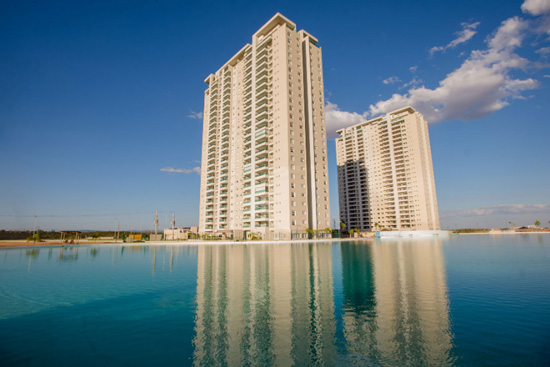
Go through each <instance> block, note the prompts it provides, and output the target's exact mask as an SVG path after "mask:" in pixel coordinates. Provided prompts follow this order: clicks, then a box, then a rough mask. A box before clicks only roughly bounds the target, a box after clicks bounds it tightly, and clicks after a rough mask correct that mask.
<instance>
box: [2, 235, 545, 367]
mask: <svg viewBox="0 0 550 367" xmlns="http://www.w3.org/2000/svg"><path fill="white" fill-rule="evenodd" d="M549 238H550V236H541V235H530V236H527V235H522V236H498V237H491V236H460V237H458V238H456V237H454V238H449V239H443V240H441V239H440V240H438V239H432V240H414V241H389V240H388V241H387V240H384V241H382V242H380V241H378V242H375V241H368V242H363V243H357V242H343V243H315V244H309V245H304V244H292V245H291V244H270V245H231V246H219V245H205V246H189V247H187V246H180V247H177V246H176V247H170V246H157V247H153V246H151V247H148V246H126V247H120V246H116V247H115V246H82V247H70V246H68V247H63V248H31V249H13V250H0V262H1V266H0V279H1V282H0V338H1V340H2V341H3V343H1V344H0V354H1V355H3V356H5V358H6V360H7V361H8V362H9V364H11V365H24V364H27V362H28V361H32V362H33V363H35V364H39V365H48V364H51V365H59V364H71V363H72V364H79V365H96V364H97V363H107V364H109V363H111V364H114V363H116V364H124V363H126V364H131V365H146V364H147V365H149V364H150V361H151V360H153V359H155V360H157V361H158V362H159V363H161V362H162V364H165V365H172V364H178V365H188V364H195V365H208V366H209V365H220V364H221V365H283V366H288V365H320V364H323V365H404V364H407V365H432V366H439V365H483V364H486V363H487V362H489V361H491V362H492V363H515V364H536V363H539V362H540V361H544V360H547V357H550V356H548V352H546V350H548V348H546V347H548V345H547V342H545V341H547V340H550V332H549V331H548V330H549V329H550V321H549V317H548V316H547V312H546V311H547V309H548V305H549V304H550V285H549V283H548V280H550V269H549V267H548V266H547V264H548V260H550V251H549V246H548V245H549V244H550V243H549ZM545 343H546V344H545ZM68 345H70V348H66V347H67V346H68Z"/></svg>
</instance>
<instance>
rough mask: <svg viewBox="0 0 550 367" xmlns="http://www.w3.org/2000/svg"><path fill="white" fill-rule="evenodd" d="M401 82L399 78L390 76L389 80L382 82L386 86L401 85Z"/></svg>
mask: <svg viewBox="0 0 550 367" xmlns="http://www.w3.org/2000/svg"><path fill="white" fill-rule="evenodd" d="M400 81H401V80H400V79H399V78H398V77H396V76H390V77H389V78H387V79H384V80H382V83H384V84H394V83H399V82H400Z"/></svg>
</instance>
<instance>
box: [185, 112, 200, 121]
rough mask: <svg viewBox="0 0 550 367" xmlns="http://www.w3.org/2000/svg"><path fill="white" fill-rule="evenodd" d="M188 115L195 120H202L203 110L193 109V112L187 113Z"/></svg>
mask: <svg viewBox="0 0 550 367" xmlns="http://www.w3.org/2000/svg"><path fill="white" fill-rule="evenodd" d="M187 117H189V118H190V119H193V120H202V112H193V111H191V114H189V115H187Z"/></svg>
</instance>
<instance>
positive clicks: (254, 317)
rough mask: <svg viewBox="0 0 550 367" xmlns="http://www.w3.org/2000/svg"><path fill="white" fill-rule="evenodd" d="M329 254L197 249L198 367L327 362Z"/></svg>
mask: <svg viewBox="0 0 550 367" xmlns="http://www.w3.org/2000/svg"><path fill="white" fill-rule="evenodd" d="M331 251H332V246H331V245H330V244H315V245H309V246H308V245H302V244H300V245H290V244H286V245H265V246H264V245H262V246H240V245H236V246H201V247H199V250H198V280H197V311H196V324H195V331H196V336H195V340H194V345H195V353H194V361H195V364H196V365H225V364H229V365H271V364H275V365H284V366H288V365H310V364H321V363H322V362H323V361H332V360H333V359H334V356H335V347H334V344H333V338H334V333H335V323H334V318H333V313H334V310H333V296H332V294H333V291H332V260H331V255H332V254H331Z"/></svg>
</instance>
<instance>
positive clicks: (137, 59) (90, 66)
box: [0, 0, 550, 230]
mask: <svg viewBox="0 0 550 367" xmlns="http://www.w3.org/2000/svg"><path fill="white" fill-rule="evenodd" d="M276 12H281V13H282V14H284V15H285V16H287V17H288V18H290V19H291V20H292V21H294V22H295V23H296V24H297V27H298V28H299V29H306V30H307V31H308V32H310V33H311V34H313V35H314V36H316V37H317V38H318V39H319V44H320V45H321V47H322V49H323V61H324V75H325V91H326V99H327V101H328V102H327V103H328V104H327V129H328V130H329V132H330V131H332V132H333V131H335V130H336V129H337V128H339V127H342V126H346V125H351V124H353V123H357V122H360V121H363V120H365V119H368V118H371V117H373V116H376V115H378V114H380V113H384V112H387V111H390V110H391V109H394V108H397V107H399V106H400V105H403V104H411V105H413V106H414V107H416V108H417V109H419V110H420V111H421V112H422V113H423V114H424V115H425V117H426V118H427V120H428V121H429V122H430V139H431V145H432V156H433V163H434V172H435V180H436V188H437V195H438V203H439V211H440V217H441V224H442V227H444V228H454V227H455V226H458V227H477V226H479V227H492V226H497V227H504V226H506V225H507V224H508V222H509V221H512V222H514V223H516V224H518V225H519V224H532V223H533V222H534V221H535V219H539V220H540V221H541V222H543V223H548V221H549V220H550V190H549V189H550V184H549V182H550V169H548V166H549V164H548V157H549V156H550V144H549V143H548V138H549V137H550V124H549V122H550V118H549V116H550V114H549V113H550V106H549V101H550V93H549V86H550V67H549V66H550V42H549V38H550V1H549V0H527V1H526V2H523V1H512V0H508V1H501V0H500V1H493V0H484V1H477V0H461V1H458V0H457V1H384V2H359V1H356V2H350V1H341V2H338V3H334V2H331V1H330V2H329V1H314V2H308V1H302V2H296V1H292V2H285V1H274V2H270V3H263V2H258V1H235V2H200V3H199V2H184V1H167V0H158V1H153V0H150V1H78V2H75V1H48V2H42V1H4V2H3V4H2V6H1V11H0V47H1V48H2V55H3V57H1V58H0V166H1V167H2V169H1V170H0V228H4V229H32V227H33V225H34V216H38V225H39V226H40V227H41V228H44V229H58V230H59V229H112V228H114V226H115V218H119V219H120V221H121V228H123V229H128V230H129V229H133V230H145V229H150V228H152V226H153V215H154V212H155V210H159V212H160V224H161V226H168V225H169V220H170V217H171V212H172V211H175V212H176V221H177V224H178V225H186V226H188V225H196V224H197V223H198V212H199V185H200V176H199V174H198V173H197V167H200V159H201V137H202V120H201V119H200V118H197V117H198V115H199V114H200V112H201V111H202V109H203V92H204V90H205V89H206V85H205V84H204V79H205V77H206V76H208V75H209V74H210V73H212V72H215V71H216V70H217V69H218V68H219V67H221V66H222V65H223V64H224V63H225V62H226V61H227V60H228V59H229V58H230V57H231V56H233V55H234V54H235V53H236V52H237V51H238V50H239V49H240V48H241V47H242V46H243V45H244V44H246V43H247V42H250V40H251V36H252V34H253V33H254V32H255V31H256V30H257V29H258V28H259V27H260V26H262V25H263V24H264V23H265V22H266V21H267V20H269V19H270V18H271V17H272V16H273V15H274V14H275V13H276ZM328 152H329V163H330V165H329V167H330V191H331V210H332V216H333V218H335V219H337V215H338V191H337V179H336V163H335V160H336V159H335V150H334V140H333V139H330V140H329V142H328ZM163 169H164V170H163ZM170 171H172V172H170Z"/></svg>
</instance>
